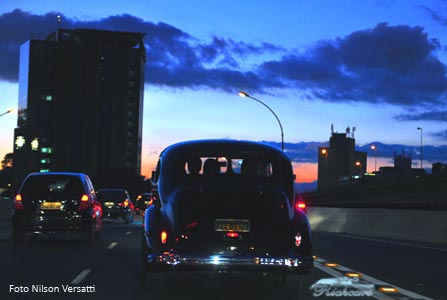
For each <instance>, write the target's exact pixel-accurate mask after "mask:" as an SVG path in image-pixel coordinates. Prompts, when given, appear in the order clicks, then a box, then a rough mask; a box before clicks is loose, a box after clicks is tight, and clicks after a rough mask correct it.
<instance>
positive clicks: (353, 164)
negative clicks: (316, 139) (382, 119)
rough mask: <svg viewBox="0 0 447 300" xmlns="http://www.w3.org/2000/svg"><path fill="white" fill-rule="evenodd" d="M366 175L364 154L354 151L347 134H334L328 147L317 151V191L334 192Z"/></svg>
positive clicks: (353, 140)
mask: <svg viewBox="0 0 447 300" xmlns="http://www.w3.org/2000/svg"><path fill="white" fill-rule="evenodd" d="M364 173H366V152H360V151H355V139H354V138H353V137H350V136H349V133H334V132H332V136H331V138H330V139H329V147H319V149H318V190H319V191H322V190H334V189H338V188H341V187H344V186H347V185H349V184H351V183H352V180H353V179H355V178H356V177H358V176H361V175H363V174H364Z"/></svg>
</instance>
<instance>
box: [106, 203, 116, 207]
mask: <svg viewBox="0 0 447 300" xmlns="http://www.w3.org/2000/svg"><path fill="white" fill-rule="evenodd" d="M104 205H105V206H106V207H108V208H112V207H113V206H114V205H115V203H114V202H104Z"/></svg>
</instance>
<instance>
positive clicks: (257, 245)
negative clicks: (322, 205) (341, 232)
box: [141, 140, 313, 290]
mask: <svg viewBox="0 0 447 300" xmlns="http://www.w3.org/2000/svg"><path fill="white" fill-rule="evenodd" d="M152 177H153V178H152V179H153V184H154V187H155V190H153V196H154V199H155V200H154V204H153V205H151V206H149V207H148V209H147V210H146V213H145V217H144V230H143V234H142V243H141V254H142V263H143V267H144V270H145V272H146V279H145V280H146V284H147V286H148V289H149V290H151V289H152V290H157V289H160V288H162V287H163V284H164V283H165V280H164V278H165V277H166V274H169V273H170V272H173V271H201V270H203V271H211V270H216V271H219V272H233V271H234V272H238V271H242V272H244V271H250V272H261V273H264V274H265V273H274V274H278V275H279V276H280V277H281V278H283V279H286V278H291V277H293V278H297V279H298V280H299V278H300V276H296V275H301V274H306V273H309V271H310V270H311V268H312V266H313V257H312V241H311V232H310V226H309V222H308V219H307V217H306V215H305V214H304V212H302V211H301V210H299V209H297V208H296V206H295V201H296V200H295V197H294V174H293V171H292V165H291V162H290V160H289V159H288V157H287V156H286V155H285V154H284V153H283V152H282V151H280V150H279V149H276V148H274V147H270V146H267V145H264V144H260V143H255V142H248V141H235V140H197V141H187V142H181V143H178V144H174V145H171V146H169V147H167V148H166V149H165V150H163V151H162V153H161V154H160V157H159V161H158V165H157V168H156V171H154V173H153V176H152Z"/></svg>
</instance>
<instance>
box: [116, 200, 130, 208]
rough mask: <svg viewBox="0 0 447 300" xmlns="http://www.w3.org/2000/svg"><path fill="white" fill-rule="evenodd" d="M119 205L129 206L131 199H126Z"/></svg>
mask: <svg viewBox="0 0 447 300" xmlns="http://www.w3.org/2000/svg"><path fill="white" fill-rule="evenodd" d="M118 205H119V206H122V207H128V206H129V200H128V199H126V200H124V201H123V202H121V203H119V204H118Z"/></svg>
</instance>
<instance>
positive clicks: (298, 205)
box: [295, 201, 306, 211]
mask: <svg viewBox="0 0 447 300" xmlns="http://www.w3.org/2000/svg"><path fill="white" fill-rule="evenodd" d="M295 207H296V209H298V210H302V211H303V210H305V209H306V203H304V202H303V201H299V202H297V203H296V204H295Z"/></svg>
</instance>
